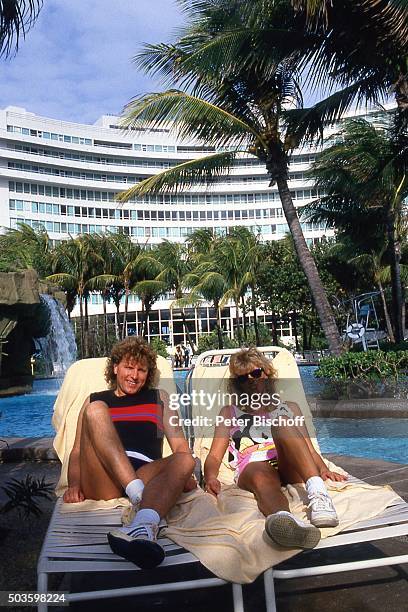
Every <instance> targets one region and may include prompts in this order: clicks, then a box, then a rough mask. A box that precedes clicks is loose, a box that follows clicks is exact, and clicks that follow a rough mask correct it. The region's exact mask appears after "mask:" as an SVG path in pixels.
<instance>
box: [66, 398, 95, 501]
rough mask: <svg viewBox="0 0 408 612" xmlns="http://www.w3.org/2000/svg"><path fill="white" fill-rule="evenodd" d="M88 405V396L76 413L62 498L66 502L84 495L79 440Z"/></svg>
mask: <svg viewBox="0 0 408 612" xmlns="http://www.w3.org/2000/svg"><path fill="white" fill-rule="evenodd" d="M88 405H89V397H88V398H87V399H86V400H85V402H84V405H83V406H82V408H81V411H80V413H79V415H78V422H77V428H76V434H75V441H74V445H73V447H72V450H71V453H70V455H69V460H68V489H67V490H66V491H65V493H64V497H63V500H64V502H65V503H67V504H72V503H76V502H81V501H84V499H85V496H84V494H83V493H82V491H81V470H80V442H81V432H82V419H83V415H84V411H85V409H86V407H87V406H88Z"/></svg>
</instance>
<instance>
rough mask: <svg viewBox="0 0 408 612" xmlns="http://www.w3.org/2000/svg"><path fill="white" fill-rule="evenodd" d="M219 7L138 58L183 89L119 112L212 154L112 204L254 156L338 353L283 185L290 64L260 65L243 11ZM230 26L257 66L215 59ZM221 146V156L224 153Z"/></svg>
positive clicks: (294, 87)
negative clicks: (204, 147)
mask: <svg viewBox="0 0 408 612" xmlns="http://www.w3.org/2000/svg"><path fill="white" fill-rule="evenodd" d="M221 4H222V5H223V6H222V10H219V9H218V3H211V4H209V3H202V8H201V13H200V14H199V16H198V18H197V20H196V22H195V24H194V23H193V24H192V25H191V27H190V29H189V30H188V31H187V33H186V34H185V35H184V36H183V37H181V39H180V40H179V41H178V42H177V43H176V44H174V45H156V46H155V45H150V46H149V47H147V48H146V49H145V51H144V52H143V53H142V54H140V55H139V59H138V61H139V64H140V65H141V66H142V67H143V68H144V69H145V70H146V71H147V72H150V73H156V72H160V73H161V74H162V75H164V76H165V77H167V79H168V80H170V79H172V81H173V84H174V85H179V86H180V87H181V88H182V87H184V89H181V88H180V89H177V90H176V89H170V90H168V91H165V92H163V93H156V94H147V95H145V96H142V97H140V98H136V99H134V100H133V101H132V102H131V103H130V104H129V105H128V107H127V109H126V118H125V120H124V123H125V125H127V126H131V127H153V128H160V127H164V126H166V127H167V128H169V127H170V128H171V129H172V130H173V132H175V133H176V134H177V135H178V136H179V137H180V138H191V137H193V138H198V139H199V140H200V141H201V142H205V143H206V144H207V145H211V146H214V147H215V148H216V149H219V152H217V153H214V154H211V155H207V156H205V157H201V158H199V159H195V160H193V161H188V162H185V163H182V164H179V165H177V166H175V167H173V168H171V169H169V170H166V171H164V172H161V173H159V174H157V175H155V176H153V177H151V178H149V179H146V180H144V181H141V182H140V183H138V184H137V185H135V186H133V187H132V188H130V189H129V190H128V191H126V192H124V193H123V194H121V195H120V196H119V199H120V200H121V201H129V200H131V199H132V198H134V197H137V196H143V195H145V194H148V193H159V192H163V191H164V192H171V191H175V190H177V189H181V188H183V187H188V186H191V185H193V184H197V183H201V184H208V182H210V181H212V180H215V179H216V178H217V177H219V176H220V175H222V174H225V173H226V172H228V170H229V169H230V168H231V167H232V165H233V163H234V161H235V159H236V158H237V157H239V155H240V153H245V154H246V155H248V154H250V155H253V156H255V157H257V158H258V159H259V160H260V161H261V162H262V163H263V164H264V165H265V167H266V170H267V173H268V176H269V179H270V186H273V185H274V184H276V185H277V187H278V191H279V195H280V199H281V203H282V208H283V211H284V214H285V217H286V220H287V223H288V226H289V230H290V232H291V234H292V236H293V239H294V243H295V247H296V252H297V255H298V257H299V260H300V262H301V265H302V268H303V270H304V272H305V275H306V277H307V280H308V282H309V285H310V288H311V291H312V294H313V297H314V301H315V304H316V308H317V311H318V313H319V317H320V321H321V325H322V328H323V330H324V333H325V335H326V337H327V340H328V343H329V346H330V349H331V351H332V352H333V353H335V354H339V353H340V352H341V350H342V342H341V338H340V335H339V332H338V329H337V326H336V322H335V319H334V316H333V313H332V311H331V307H330V304H329V302H328V299H327V296H326V293H325V290H324V287H323V285H322V283H321V280H320V278H319V274H318V271H317V267H316V264H315V262H314V259H313V257H312V255H311V253H310V251H309V249H308V247H307V244H306V241H305V238H304V236H303V232H302V228H301V225H300V222H299V218H298V215H297V212H296V208H295V206H294V203H293V200H292V195H291V192H290V189H289V186H288V163H289V159H290V155H291V152H292V151H293V149H294V148H295V147H296V146H298V145H299V143H300V141H299V139H297V138H296V137H295V134H294V131H293V130H292V131H290V130H287V129H286V128H285V124H284V122H283V119H284V116H285V112H286V111H285V109H286V107H287V105H288V104H294V105H295V106H297V107H298V108H301V107H302V95H301V91H300V88H299V83H298V80H297V73H296V67H295V62H294V60H293V58H292V59H291V60H289V59H288V54H287V50H284V51H282V50H280V49H278V48H274V49H273V52H274V58H273V61H272V60H269V61H267V62H266V61H264V59H263V58H264V53H263V48H262V45H260V41H259V39H258V38H257V37H255V38H253V37H252V38H251V36H252V24H251V23H245V21H244V15H243V14H242V13H240V12H239V8H240V6H243V5H242V4H241V3H240V2H237V3H221ZM237 23H238V26H239V30H240V31H242V30H244V31H245V33H246V35H247V36H246V47H245V52H246V54H247V55H254V54H256V55H257V57H258V60H259V61H258V62H257V63H255V62H254V63H248V64H247V63H246V62H245V61H242V53H241V54H238V55H237V56H235V58H233V57H232V56H231V53H229V54H228V57H229V58H230V59H229V60H228V64H227V63H226V62H225V61H224V60H222V59H220V58H221V57H222V55H221V52H222V50H223V49H224V51H225V44H224V45H223V44H222V43H223V42H224V43H225V40H223V39H222V33H223V32H227V34H228V33H231V32H232V34H234V33H236V29H237ZM220 24H221V26H220ZM220 27H221V30H222V32H221V36H220V38H219V39H217V41H216V42H217V43H218V47H217V49H216V50H215V48H214V44H213V39H214V37H217V34H218V33H219V31H220ZM264 38H265V37H264ZM230 46H231V45H230ZM269 46H270V45H269ZM268 49H269V47H268ZM224 55H225V54H224ZM215 56H216V57H218V62H216V61H215V59H214V57H215ZM220 62H221V64H223V65H222V67H221V66H220ZM216 65H217V68H216V69H215V66H216ZM225 147H228V149H227V150H223V149H225Z"/></svg>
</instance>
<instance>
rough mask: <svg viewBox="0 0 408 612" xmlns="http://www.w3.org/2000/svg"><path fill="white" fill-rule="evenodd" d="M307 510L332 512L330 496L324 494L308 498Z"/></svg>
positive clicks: (315, 494)
mask: <svg viewBox="0 0 408 612" xmlns="http://www.w3.org/2000/svg"><path fill="white" fill-rule="evenodd" d="M309 500H310V501H309V504H308V506H307V507H308V508H312V509H313V510H314V511H316V512H322V511H323V512H324V511H326V512H333V511H334V508H333V502H332V500H331V497H330V495H327V494H326V493H313V494H312V495H310V496H309Z"/></svg>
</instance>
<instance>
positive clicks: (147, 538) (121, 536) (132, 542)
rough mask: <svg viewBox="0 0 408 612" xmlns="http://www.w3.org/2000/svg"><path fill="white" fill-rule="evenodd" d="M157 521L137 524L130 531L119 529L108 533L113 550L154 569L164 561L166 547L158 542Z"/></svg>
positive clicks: (128, 559) (135, 562) (140, 564)
mask: <svg viewBox="0 0 408 612" xmlns="http://www.w3.org/2000/svg"><path fill="white" fill-rule="evenodd" d="M158 531H159V528H158V526H157V525H156V524H155V523H146V524H140V525H136V526H135V527H134V528H133V529H131V530H129V531H128V532H125V531H122V530H120V529H117V530H115V531H111V532H110V533H108V542H109V545H110V547H111V549H112V551H113V552H114V553H115V554H116V555H119V557H123V558H124V559H127V561H131V562H132V563H134V564H135V565H137V566H139V567H140V568H142V569H152V568H154V567H156V566H157V565H160V563H161V562H162V561H163V559H164V557H165V552H164V549H163V548H162V547H161V546H160V544H158V543H157V533H158Z"/></svg>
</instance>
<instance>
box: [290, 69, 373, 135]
mask: <svg viewBox="0 0 408 612" xmlns="http://www.w3.org/2000/svg"><path fill="white" fill-rule="evenodd" d="M382 94H385V90H383V89H382V88H381V87H380V88H379V87H378V86H377V85H376V83H375V82H374V81H373V80H371V79H370V78H367V79H363V80H361V81H359V82H357V83H354V84H353V85H350V86H349V87H346V88H344V89H342V90H341V91H337V92H335V93H334V94H332V95H330V96H328V97H327V98H325V99H324V100H321V101H319V102H317V103H316V104H315V105H314V106H312V107H310V108H303V109H292V110H287V111H284V113H283V119H284V122H285V124H286V127H287V132H288V133H289V134H290V135H291V136H292V138H294V140H295V142H296V144H300V143H302V142H305V141H312V140H314V139H316V138H317V139H318V140H320V141H322V140H323V129H324V127H325V126H329V125H334V124H336V122H338V121H339V120H340V118H341V117H342V115H343V114H344V113H345V112H346V111H348V110H350V108H351V107H352V105H353V104H357V106H359V105H361V104H362V103H363V102H370V103H371V104H373V105H375V104H378V103H379V100H380V98H381V96H382Z"/></svg>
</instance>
